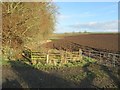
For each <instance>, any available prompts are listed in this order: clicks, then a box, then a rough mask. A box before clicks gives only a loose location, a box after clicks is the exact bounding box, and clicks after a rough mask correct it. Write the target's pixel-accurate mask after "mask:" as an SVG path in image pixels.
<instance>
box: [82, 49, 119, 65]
mask: <svg viewBox="0 0 120 90" xmlns="http://www.w3.org/2000/svg"><path fill="white" fill-rule="evenodd" d="M82 55H85V56H88V57H91V58H95V59H96V60H97V62H98V63H99V64H102V65H106V66H110V67H119V66H120V54H116V53H108V52H102V51H94V50H84V51H82Z"/></svg>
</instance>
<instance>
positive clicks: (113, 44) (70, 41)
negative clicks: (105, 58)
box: [43, 34, 120, 52]
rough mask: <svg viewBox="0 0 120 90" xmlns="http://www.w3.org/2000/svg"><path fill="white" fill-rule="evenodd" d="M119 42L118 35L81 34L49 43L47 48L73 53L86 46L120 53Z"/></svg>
mask: <svg viewBox="0 0 120 90" xmlns="http://www.w3.org/2000/svg"><path fill="white" fill-rule="evenodd" d="M118 40H119V39H118V34H81V35H76V36H67V37H64V39H60V40H56V41H53V42H49V43H47V44H46V46H45V47H47V48H56V49H64V50H71V51H73V50H76V49H78V48H81V46H86V47H90V48H94V49H99V50H105V51H106V50H108V51H112V52H118V51H120V49H119V47H118V46H119V45H118ZM43 46H44V45H43Z"/></svg>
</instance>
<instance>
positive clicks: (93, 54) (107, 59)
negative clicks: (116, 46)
mask: <svg viewBox="0 0 120 90" xmlns="http://www.w3.org/2000/svg"><path fill="white" fill-rule="evenodd" d="M83 56H88V57H90V58H95V59H96V60H97V62H98V63H100V64H104V65H107V66H112V67H116V66H120V54H116V53H107V52H103V51H93V50H81V49H79V51H76V52H75V51H74V52H67V51H63V50H56V51H51V50H49V51H48V52H47V53H45V52H32V53H31V59H32V61H33V62H35V63H36V61H37V62H38V61H40V60H44V61H46V62H44V63H47V64H49V63H50V64H55V65H56V62H59V61H61V63H67V62H68V61H77V60H81V59H82V57H83Z"/></svg>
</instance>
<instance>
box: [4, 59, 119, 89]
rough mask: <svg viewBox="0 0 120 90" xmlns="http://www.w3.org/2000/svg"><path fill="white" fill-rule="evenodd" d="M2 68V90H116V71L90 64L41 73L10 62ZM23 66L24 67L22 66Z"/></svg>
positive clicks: (117, 82)
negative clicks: (35, 89)
mask: <svg viewBox="0 0 120 90" xmlns="http://www.w3.org/2000/svg"><path fill="white" fill-rule="evenodd" d="M10 65H11V66H3V70H2V86H3V88H97V89H98V88H117V87H119V83H120V82H119V79H118V78H119V77H118V76H117V69H115V68H114V69H113V70H112V69H111V70H112V71H111V70H110V69H109V68H108V67H106V66H103V65H98V64H91V65H89V66H86V67H83V68H82V67H72V68H71V67H70V68H68V67H66V68H60V69H51V70H48V71H41V70H38V69H35V68H32V67H31V66H29V65H27V64H24V63H22V62H21V63H20V62H19V65H20V66H18V65H16V62H13V61H11V62H10ZM23 65H25V66H23Z"/></svg>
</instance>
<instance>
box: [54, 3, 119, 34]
mask: <svg viewBox="0 0 120 90" xmlns="http://www.w3.org/2000/svg"><path fill="white" fill-rule="evenodd" d="M56 5H57V6H58V7H59V9H58V11H59V13H60V15H59V16H58V17H57V20H58V24H57V26H56V31H55V32H57V33H64V32H73V31H74V32H79V31H80V32H82V31H84V30H87V31H89V32H117V31H118V3H117V2H56Z"/></svg>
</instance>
